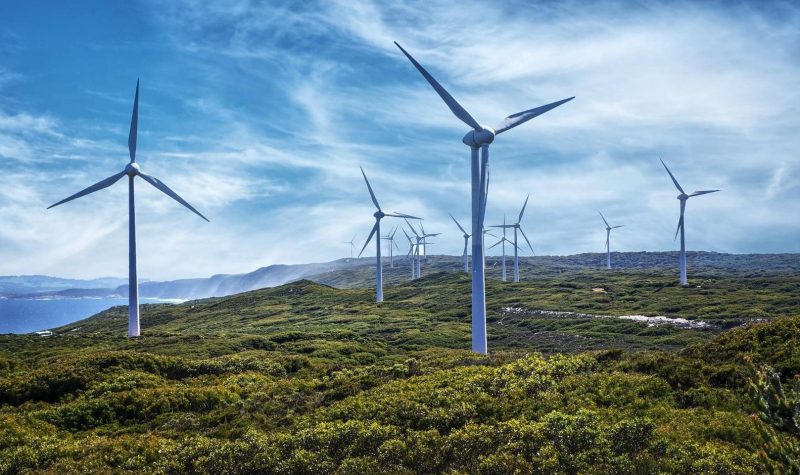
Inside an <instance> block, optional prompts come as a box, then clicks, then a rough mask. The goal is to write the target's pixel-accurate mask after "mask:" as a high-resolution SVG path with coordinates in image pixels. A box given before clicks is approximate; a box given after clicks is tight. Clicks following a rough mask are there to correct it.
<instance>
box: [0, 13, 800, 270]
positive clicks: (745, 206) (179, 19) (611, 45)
mask: <svg viewBox="0 0 800 475" xmlns="http://www.w3.org/2000/svg"><path fill="white" fill-rule="evenodd" d="M300 3H301V2H255V1H244V0H242V1H193V0H185V1H171V2H157V1H153V2H141V1H131V2H106V1H96V2H45V1H26V2H3V3H2V5H0V18H3V19H4V21H3V22H2V24H0V274H32V273H42V274H50V275H59V276H65V277H96V276H101V275H103V276H105V275H114V276H123V275H126V273H127V207H126V193H127V190H126V186H124V183H122V182H121V183H118V184H117V185H115V186H114V187H112V188H109V189H106V190H103V191H101V192H98V193H96V194H94V195H91V196H89V197H85V198H82V199H80V200H77V201H75V202H71V203H68V204H66V205H63V206H60V207H58V208H54V209H51V210H48V211H46V210H45V208H46V207H47V206H48V205H50V204H52V203H54V202H56V201H58V200H60V199H62V198H64V197H66V196H68V195H70V194H72V193H74V192H76V191H78V190H80V189H82V188H84V187H85V186H88V185H89V184H92V183H94V182H96V181H99V180H100V179H102V178H105V177H107V176H109V175H111V174H113V173H116V172H117V171H120V170H121V169H122V168H123V167H124V165H125V163H126V161H127V133H128V125H129V120H130V112H131V105H132V98H133V92H134V86H135V82H136V78H137V77H138V78H141V88H142V89H141V97H140V117H139V145H138V154H137V158H138V161H139V163H140V164H141V166H142V168H143V170H144V171H145V172H147V173H149V174H152V175H155V176H157V177H158V178H160V179H161V180H163V181H164V182H165V183H167V184H168V185H169V186H170V187H172V188H173V189H174V190H175V191H177V192H178V193H180V194H181V195H182V196H183V197H184V198H186V199H187V200H188V201H189V202H190V203H192V204H193V205H194V206H195V207H197V208H198V209H199V210H200V211H201V212H202V213H203V214H205V215H206V216H208V217H209V218H210V219H211V223H206V222H205V221H202V220H201V219H199V218H198V217H197V216H195V215H193V214H192V213H190V212H188V211H187V210H186V209H184V208H182V207H180V206H179V205H178V204H177V203H175V202H173V201H172V200H170V199H169V198H168V197H166V196H163V195H161V194H160V193H159V192H158V191H156V190H155V189H153V188H152V187H149V186H148V185H147V184H146V183H144V182H142V181H139V182H138V183H139V184H138V187H137V207H138V215H137V224H138V244H139V274H140V276H142V277H145V278H150V279H171V278H180V277H195V276H206V275H210V274H214V273H233V272H246V271H249V270H252V269H255V268H257V267H260V266H264V265H269V264H274V263H301V262H309V261H324V260H329V259H334V258H338V257H344V256H346V255H347V252H348V251H347V245H346V244H343V241H347V240H349V239H350V238H351V237H352V235H353V234H356V235H357V240H359V241H360V242H363V239H364V238H365V237H366V235H367V233H368V232H369V230H370V228H371V226H372V222H373V219H372V216H371V214H372V212H373V209H372V207H371V203H370V200H369V195H368V194H367V190H366V187H365V186H364V183H363V180H362V178H361V175H360V172H359V170H358V166H359V165H361V166H363V167H364V169H365V171H366V172H367V174H368V176H369V177H370V179H371V181H372V185H373V187H374V188H375V192H376V194H377V195H378V198H379V200H380V201H381V205H382V206H383V207H384V208H385V209H386V210H393V211H400V212H406V213H410V214H415V215H419V216H423V217H424V218H425V219H426V221H425V228H426V230H427V231H429V232H443V233H444V234H443V235H442V236H441V237H440V238H437V240H436V249H435V250H436V252H446V253H450V254H458V253H460V251H461V246H462V245H463V241H462V239H461V237H460V232H458V230H457V229H456V228H455V226H454V225H453V224H452V222H450V221H449V217H448V216H447V213H448V212H452V213H453V214H454V215H455V216H456V217H458V218H459V219H460V220H461V221H462V224H465V226H466V225H467V223H468V221H469V219H468V216H469V207H468V203H469V201H468V199H469V183H468V180H469V160H468V157H469V149H468V148H467V147H466V146H464V145H463V144H461V142H460V139H461V136H462V135H463V134H464V133H465V132H466V128H465V126H464V125H463V124H462V123H461V122H459V121H458V120H457V119H455V118H454V117H453V116H452V115H451V114H450V112H449V111H448V109H447V108H446V107H445V106H444V104H443V103H442V102H441V101H440V100H439V98H438V97H437V96H436V95H435V93H434V92H433V90H432V89H431V88H430V86H428V84H427V83H426V82H425V81H424V80H423V78H422V77H421V76H420V75H419V74H418V73H417V72H416V71H415V70H414V69H413V67H412V65H411V64H410V63H409V62H408V61H407V60H406V59H405V58H404V57H403V56H402V54H401V53H400V52H399V51H398V50H397V49H396V48H395V47H394V45H393V44H392V41H394V40H396V41H398V42H400V43H401V44H402V45H403V46H404V47H406V48H407V49H408V50H409V51H410V52H411V53H412V54H413V55H415V57H416V58H417V59H418V60H419V61H420V62H421V63H422V64H423V65H425V66H426V67H427V68H428V69H429V71H431V72H432V74H434V76H436V77H437V78H438V79H439V81H440V82H442V83H443V84H444V85H445V87H447V88H448V90H449V91H450V92H451V94H453V96H455V97H456V99H458V100H459V101H460V102H461V104H462V105H463V106H464V107H465V108H466V109H467V110H469V111H470V113H471V114H472V115H473V116H474V117H476V118H477V119H478V121H480V122H482V123H485V124H488V125H493V124H496V123H497V122H499V121H500V120H501V119H502V118H503V117H505V116H507V115H509V114H511V113H515V112H518V111H520V110H524V109H528V108H531V107H535V106H538V105H541V104H545V103H548V102H552V101H555V100H558V99H562V98H564V97H569V96H573V95H574V96H577V98H576V99H575V100H574V101H572V102H570V103H568V104H566V105H564V106H562V107H560V108H558V109H556V110H554V111H552V112H550V113H548V114H546V115H543V116H541V117H539V118H536V119H534V120H532V121H531V122H528V123H526V124H524V125H523V126H520V127H518V128H516V129H514V130H513V131H510V132H508V133H506V134H503V135H501V136H500V137H498V139H497V140H496V141H495V143H494V144H493V145H492V162H491V170H492V185H491V186H492V188H491V191H490V197H489V207H488V212H487V224H495V223H497V222H500V221H502V217H503V213H507V214H508V215H509V216H513V215H516V214H517V213H518V212H519V207H520V206H521V205H522V202H523V200H524V199H525V195H526V194H527V193H531V201H530V203H529V205H528V210H527V211H526V216H525V219H524V221H523V225H524V229H525V230H526V232H527V234H528V236H529V237H530V238H531V240H532V241H533V243H534V247H535V249H536V252H537V254H572V253H579V252H597V251H600V250H601V249H602V246H603V243H604V241H605V231H604V228H603V224H602V221H601V220H600V218H599V216H598V215H597V212H596V210H597V209H601V210H603V212H604V214H605V215H606V217H607V218H608V220H609V221H610V222H611V223H612V224H624V225H625V227H624V228H622V229H620V230H619V231H618V232H615V235H614V236H613V237H612V247H613V249H615V250H624V251H634V250H671V249H676V247H677V245H676V243H675V242H674V241H673V234H674V230H675V226H676V224H677V218H678V201H677V200H675V196H676V194H677V193H676V192H675V190H674V188H673V187H672V184H671V183H670V181H669V177H668V176H667V175H666V173H665V172H664V170H663V168H662V167H661V165H660V163H659V162H658V157H659V156H661V157H663V158H664V160H665V161H666V162H667V163H668V164H669V165H670V167H671V169H672V171H673V172H674V173H675V175H676V176H677V178H678V180H679V181H680V182H681V184H682V185H683V186H684V188H686V189H687V191H689V190H696V189H709V188H721V189H722V190H723V191H722V192H721V193H717V194H714V195H710V196H702V197H698V198H693V199H692V200H690V201H689V204H688V210H687V218H686V231H687V243H688V248H689V249H690V250H699V249H702V250H714V251H720V252H798V251H800V245H799V244H798V242H799V241H800V220H798V219H797V216H798V210H799V209H800V164H799V163H798V149H800V134H799V133H798V131H800V9H799V8H798V7H797V6H796V5H793V4H792V2H786V3H772V4H763V3H761V2H759V3H752V4H748V3H737V2H724V3H714V2H701V3H700V2H698V3H680V2H664V3H659V2H641V3H630V2H599V3H596V4H593V5H592V6H586V5H585V3H584V2H575V3H569V2H502V3H501V2H462V1H458V2H456V1H433V2H431V1H424V2H422V1H421V2H390V1H389V2H383V1H381V2H378V1H375V2H369V1H365V2H353V1H324V2H319V3H315V2H306V3H304V4H302V6H300ZM384 223H385V224H384V228H386V227H388V225H390V224H391V221H389V220H388V219H387V220H386V221H384ZM398 224H399V223H398ZM490 244H491V243H490ZM495 249H498V248H495ZM373 252H374V248H373V247H372V246H370V248H368V250H367V251H366V252H365V255H366V254H367V253H369V254H371V253H373Z"/></svg>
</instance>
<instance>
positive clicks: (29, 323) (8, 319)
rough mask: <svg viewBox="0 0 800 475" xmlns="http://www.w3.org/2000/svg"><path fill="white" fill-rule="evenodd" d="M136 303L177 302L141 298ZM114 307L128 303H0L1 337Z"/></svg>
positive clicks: (125, 299) (71, 300)
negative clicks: (2, 334)
mask: <svg viewBox="0 0 800 475" xmlns="http://www.w3.org/2000/svg"><path fill="white" fill-rule="evenodd" d="M139 302H140V303H177V302H178V301H176V300H161V299H145V298H143V299H139ZM116 305H128V299H127V298H119V299H51V300H33V299H0V333H30V332H35V331H39V330H47V329H50V328H55V327H59V326H61V325H66V324H68V323H72V322H76V321H78V320H82V319H84V318H87V317H91V316H92V315H94V314H96V313H98V312H102V311H103V310H106V309H108V308H111V307H114V306H116Z"/></svg>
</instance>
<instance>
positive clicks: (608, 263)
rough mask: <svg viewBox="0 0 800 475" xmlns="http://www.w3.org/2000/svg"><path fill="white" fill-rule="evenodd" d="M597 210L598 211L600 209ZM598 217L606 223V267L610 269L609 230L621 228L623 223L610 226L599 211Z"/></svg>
mask: <svg viewBox="0 0 800 475" xmlns="http://www.w3.org/2000/svg"><path fill="white" fill-rule="evenodd" d="M597 212H598V213H600V211H597ZM600 217H601V218H603V222H604V223H606V269H611V230H612V229H617V228H621V227H623V226H625V225H624V224H620V225H618V226H611V225H610V224H608V221H606V217H605V216H603V213H600Z"/></svg>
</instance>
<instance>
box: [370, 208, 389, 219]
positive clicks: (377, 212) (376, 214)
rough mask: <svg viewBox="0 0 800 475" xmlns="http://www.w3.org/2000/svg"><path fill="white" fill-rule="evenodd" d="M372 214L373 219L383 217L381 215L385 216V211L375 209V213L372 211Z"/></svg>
mask: <svg viewBox="0 0 800 475" xmlns="http://www.w3.org/2000/svg"><path fill="white" fill-rule="evenodd" d="M372 216H375V219H383V217H384V216H386V213H384V212H383V211H381V210H378V211H375V213H373V214H372Z"/></svg>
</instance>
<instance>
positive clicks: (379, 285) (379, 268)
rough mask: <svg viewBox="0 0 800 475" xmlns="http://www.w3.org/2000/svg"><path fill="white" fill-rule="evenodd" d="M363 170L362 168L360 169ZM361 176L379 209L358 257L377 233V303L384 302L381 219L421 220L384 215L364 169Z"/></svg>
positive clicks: (402, 215) (396, 215)
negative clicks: (387, 217)
mask: <svg viewBox="0 0 800 475" xmlns="http://www.w3.org/2000/svg"><path fill="white" fill-rule="evenodd" d="M359 168H361V167H359ZM361 174H362V175H363V176H364V181H365V182H366V183H367V189H368V190H369V196H370V198H372V203H373V204H374V205H375V207H376V208H378V210H377V211H375V213H374V214H373V216H375V226H373V227H372V231H371V232H370V233H369V237H367V241H366V242H365V243H364V247H362V248H361V252H359V253H358V257H361V254H363V253H364V249H366V247H367V244H369V242H370V241H371V240H372V236H374V235H375V234H376V233H377V234H378V238H377V239H375V301H376V302H383V266H381V240H380V236H381V219H383V218H384V217H386V216H389V217H393V218H408V219H421V218H417V217H416V216H410V215H408V214H403V213H384V212H383V210H381V205H379V204H378V199H377V198H375V193H373V191H372V186H370V184H369V180H367V174H366V173H364V169H363V168H361Z"/></svg>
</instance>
